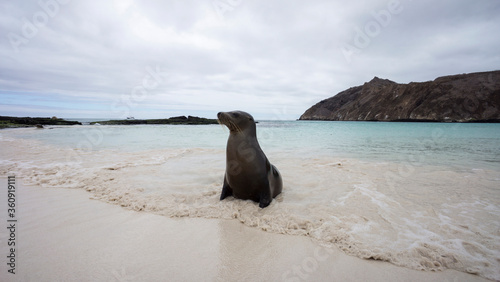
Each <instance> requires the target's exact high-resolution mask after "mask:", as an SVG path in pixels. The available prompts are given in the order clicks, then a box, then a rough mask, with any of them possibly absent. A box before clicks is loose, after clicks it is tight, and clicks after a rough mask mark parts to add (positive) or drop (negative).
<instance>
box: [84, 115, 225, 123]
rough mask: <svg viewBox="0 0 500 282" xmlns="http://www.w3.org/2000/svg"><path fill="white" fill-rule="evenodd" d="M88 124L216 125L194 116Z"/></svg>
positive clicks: (213, 120) (211, 120)
mask: <svg viewBox="0 0 500 282" xmlns="http://www.w3.org/2000/svg"><path fill="white" fill-rule="evenodd" d="M90 124H100V125H133V124H194V125H197V124H217V120H216V119H207V118H201V117H194V116H188V117H185V116H178V117H171V118H165V119H122V120H108V121H96V122H91V123H90Z"/></svg>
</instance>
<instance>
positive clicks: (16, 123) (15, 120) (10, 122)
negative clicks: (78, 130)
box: [0, 116, 81, 129]
mask: <svg viewBox="0 0 500 282" xmlns="http://www.w3.org/2000/svg"><path fill="white" fill-rule="evenodd" d="M76 124H80V125H81V123H80V122H78V121H69V120H64V119H62V118H57V117H52V118H48V117H9V116H0V129H1V128H11V127H34V126H36V127H37V128H40V127H39V125H40V126H42V127H43V126H44V125H76Z"/></svg>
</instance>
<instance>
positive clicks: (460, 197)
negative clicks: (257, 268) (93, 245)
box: [0, 121, 500, 280]
mask: <svg viewBox="0 0 500 282" xmlns="http://www.w3.org/2000/svg"><path fill="white" fill-rule="evenodd" d="M257 133H258V140H259V143H260V145H261V147H262V149H263V151H264V152H265V153H266V155H267V157H268V159H269V160H270V162H271V163H272V164H274V165H275V166H276V167H277V168H278V169H279V170H280V172H281V174H282V177H283V182H284V188H283V193H282V194H281V195H279V196H278V197H277V198H276V199H275V200H273V202H272V203H271V205H270V206H269V207H267V208H265V209H260V208H259V207H258V204H257V203H254V202H251V201H242V200H236V199H234V198H232V197H230V198H228V199H226V200H224V201H219V196H220V191H221V187H222V181H223V176H224V171H225V147H226V142H227V137H228V134H229V131H228V130H227V128H225V127H222V126H220V125H134V126H97V125H96V126H91V125H83V126H71V127H65V126H53V127H50V126H49V127H48V128H46V129H43V130H41V129H33V128H22V129H7V130H2V131H0V143H1V149H0V152H1V159H0V173H1V175H8V174H9V175H10V174H15V175H16V176H18V177H19V178H22V179H23V180H24V182H25V183H26V184H33V185H40V186H45V187H61V188H74V189H85V190H87V191H88V192H89V196H91V197H92V198H94V199H98V200H102V201H105V202H108V203H112V204H117V205H121V206H123V207H125V208H127V209H132V210H136V211H143V212H150V213H155V214H160V215H163V216H167V217H174V218H175V217H203V218H223V219H231V220H237V221H239V222H241V223H242V224H245V225H247V226H250V227H254V228H258V229H261V230H265V231H267V232H274V233H280V234H288V235H301V236H308V237H310V238H311V239H312V240H315V241H317V242H319V243H320V244H323V245H326V246H331V247H336V248H339V249H341V250H343V251H344V252H345V253H347V254H349V255H353V256H357V257H361V258H366V259H375V260H382V261H388V262H391V263H393V264H396V265H399V266H403V267H408V268H412V269H419V270H444V269H456V270H459V271H463V272H468V273H474V274H478V275H480V276H482V277H485V278H489V279H493V280H500V260H499V258H500V243H499V242H500V124H472V123H468V124H458V123H385V122H321V121H260V122H259V123H258V124H257Z"/></svg>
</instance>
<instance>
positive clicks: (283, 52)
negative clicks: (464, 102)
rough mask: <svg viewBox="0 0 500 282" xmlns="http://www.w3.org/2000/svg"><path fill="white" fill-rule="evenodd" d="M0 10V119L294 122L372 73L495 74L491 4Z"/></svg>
mask: <svg viewBox="0 0 500 282" xmlns="http://www.w3.org/2000/svg"><path fill="white" fill-rule="evenodd" d="M0 10H1V11H2V13H1V15H0V31H1V38H0V115H14V116H54V115H55V116H58V117H67V118H68V117H99V118H101V117H103V118H110V119H111V118H124V117H126V116H134V117H136V118H162V117H170V116H176V115H198V116H203V117H211V118H214V117H215V115H216V113H217V112H219V111H229V110H234V109H240V110H245V111H248V112H250V113H251V114H253V115H254V117H256V118H257V119H297V118H298V117H299V116H300V115H301V114H302V113H303V112H304V111H305V110H306V109H308V108H309V107H310V106H312V105H313V104H315V103H317V102H318V101H320V100H322V99H325V98H328V97H331V96H333V95H335V94H337V93H338V92H340V91H343V90H345V89H347V88H349V87H352V86H357V85H361V84H363V83H364V82H366V81H369V80H371V79H372V78H373V77H374V76H378V77H381V78H387V79H390V80H393V81H396V82H400V83H407V82H410V81H415V82H418V81H427V80H433V79H434V78H436V77H438V76H443V75H451V74H458V73H469V72H478V71H490V70H498V69H500V52H499V50H500V36H498V33H499V30H500V1H498V0H480V1H470V0H438V1H435V0H434V1H427V0H422V1H411V0H400V1H393V0H381V1H378V0H377V1H375V0H370V1H368V0H367V1H336V0H311V1H303V0H302V1H298V0H288V1H284V0H279V1H263V0H252V1H250V0H197V1H194V0H178V1H176V0H169V1H165V0H149V1H145V0H144V1H139V0H136V1H134V0H115V1H111V0H110V1H101V0H99V1H98V0H91V1H89V0H86V1H83V0H40V1H38V0H36V1H35V0H33V1H6V0H1V1H0Z"/></svg>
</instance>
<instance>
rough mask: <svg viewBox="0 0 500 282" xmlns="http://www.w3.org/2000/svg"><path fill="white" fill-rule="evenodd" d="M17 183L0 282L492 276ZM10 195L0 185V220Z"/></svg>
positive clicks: (459, 278)
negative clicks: (426, 267) (400, 263)
mask: <svg viewBox="0 0 500 282" xmlns="http://www.w3.org/2000/svg"><path fill="white" fill-rule="evenodd" d="M0 180H1V182H0V183H1V185H2V187H4V188H2V189H3V191H4V192H6V187H7V184H6V183H7V179H6V178H5V177H3V178H0ZM16 182H17V191H16V192H17V204H18V206H17V211H16V212H17V218H18V223H17V229H16V247H17V249H16V250H17V253H16V257H17V261H16V274H15V275H12V274H10V273H8V272H7V265H6V263H5V261H6V253H7V251H8V247H7V241H6V240H7V236H8V234H7V232H6V229H5V227H3V228H2V232H1V233H0V239H1V240H0V250H1V251H0V254H1V257H2V258H3V259H2V261H3V262H2V263H1V264H0V280H1V281H488V280H485V279H483V278H480V277H478V276H475V275H471V274H466V273H462V272H458V271H454V270H446V271H443V272H423V271H416V270H411V269H406V268H402V267H397V266H394V265H392V264H389V263H384V262H380V261H371V260H362V259H359V258H355V257H351V256H347V255H345V254H344V253H342V252H341V251H339V250H333V249H328V248H324V247H321V246H320V245H318V244H317V243H315V242H314V241H312V240H311V239H310V238H307V237H301V236H290V235H279V234H272V233H267V232H264V231H260V230H256V229H252V228H249V227H246V226H244V225H243V224H241V223H239V222H238V221H236V220H220V219H219V220H215V219H197V218H181V219H172V218H168V217H164V216H159V215H153V214H150V213H145V212H134V211H130V210H126V209H123V208H121V207H119V206H115V205H110V204H107V203H103V202H100V201H96V200H90V199H89V196H90V194H89V193H88V192H85V191H82V190H68V189H62V188H40V187H33V186H23V185H21V179H16ZM6 197H7V196H6V193H0V206H1V207H2V208H1V209H0V210H2V213H1V220H2V222H3V223H4V225H7V221H6V220H7V218H6V208H7V207H6V205H7V199H6Z"/></svg>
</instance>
